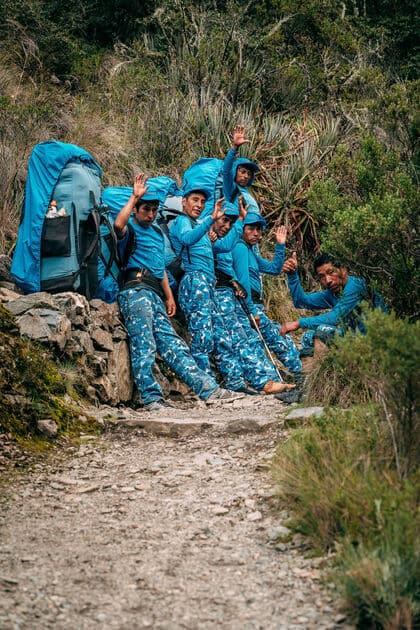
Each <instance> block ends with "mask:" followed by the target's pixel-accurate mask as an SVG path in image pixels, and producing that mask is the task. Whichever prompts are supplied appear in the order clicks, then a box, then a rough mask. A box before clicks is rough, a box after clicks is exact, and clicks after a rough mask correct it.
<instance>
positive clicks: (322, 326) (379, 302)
mask: <svg viewBox="0 0 420 630" xmlns="http://www.w3.org/2000/svg"><path fill="white" fill-rule="evenodd" d="M297 269H298V260H297V256H296V253H293V255H292V256H291V257H290V258H288V259H287V260H286V261H285V263H284V265H283V271H284V272H285V273H286V274H287V282H288V285H289V289H290V293H291V296H292V300H293V304H294V306H295V307H296V308H306V309H309V310H315V311H316V310H326V309H328V311H327V312H326V313H321V314H319V315H314V316H313V317H302V318H300V319H299V320H297V321H293V322H285V323H284V324H283V325H282V327H281V334H282V335H285V334H286V333H288V332H291V331H294V330H298V329H299V328H303V329H304V330H305V332H304V334H303V336H302V344H301V352H300V354H301V356H311V355H312V354H313V351H314V338H315V337H317V338H319V339H321V340H322V341H324V342H325V343H327V342H328V341H329V340H330V339H331V338H332V337H333V336H334V335H335V334H338V335H340V336H342V335H343V334H344V332H345V331H346V329H348V328H351V329H353V330H356V329H358V330H360V331H361V332H365V329H364V326H363V322H362V320H361V318H360V312H361V311H360V304H361V302H362V301H363V300H365V301H369V302H371V304H372V306H373V307H374V308H377V307H379V308H381V309H382V310H383V311H384V312H387V308H386V306H385V303H384V301H383V299H382V297H381V296H380V295H379V293H377V292H376V291H375V292H373V294H372V295H369V293H370V291H369V288H368V285H367V283H366V280H364V278H358V277H357V276H352V275H349V273H348V270H347V269H346V267H345V266H344V265H342V264H341V263H338V262H337V261H335V260H334V259H333V258H332V256H330V255H329V254H326V253H324V254H321V255H320V256H318V258H316V259H315V262H314V270H315V274H316V275H317V277H318V280H319V283H320V285H321V287H322V289H323V290H322V291H314V292H312V293H305V291H304V290H303V289H302V287H301V284H300V281H299V276H298V273H297Z"/></svg>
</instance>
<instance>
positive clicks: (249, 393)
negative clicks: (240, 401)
mask: <svg viewBox="0 0 420 630" xmlns="http://www.w3.org/2000/svg"><path fill="white" fill-rule="evenodd" d="M235 392H240V393H242V394H246V395H247V396H259V395H260V393H261V392H259V391H258V390H257V389H254V388H253V387H247V386H246V385H244V386H243V387H239V388H238V389H235Z"/></svg>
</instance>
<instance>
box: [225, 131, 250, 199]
mask: <svg viewBox="0 0 420 630" xmlns="http://www.w3.org/2000/svg"><path fill="white" fill-rule="evenodd" d="M246 142H249V140H248V138H247V137H246V128H245V127H242V126H241V125H236V127H234V128H233V130H232V147H231V148H230V149H229V151H228V152H227V154H226V157H225V159H224V161H223V167H222V176H223V196H224V197H225V199H226V200H227V201H230V200H231V199H232V197H233V195H234V193H235V190H236V184H235V182H234V178H233V177H232V168H233V164H234V162H235V160H236V156H237V155H238V151H239V148H240V147H241V146H242V145H243V144H245V143H246Z"/></svg>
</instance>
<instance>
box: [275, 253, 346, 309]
mask: <svg viewBox="0 0 420 630" xmlns="http://www.w3.org/2000/svg"><path fill="white" fill-rule="evenodd" d="M298 267H299V263H298V259H297V254H296V252H293V254H292V255H291V256H290V257H289V258H288V259H287V260H285V261H284V265H283V271H284V272H285V273H286V274H287V284H288V286H289V291H290V295H291V297H292V301H293V305H294V307H295V308H307V309H309V310H324V309H326V308H331V307H332V306H334V304H335V303H336V300H335V298H334V296H333V295H332V293H331V291H328V290H327V289H326V290H324V291H313V292H312V293H306V292H305V291H304V290H303V289H302V285H301V284H300V280H299V275H298V272H297V269H298Z"/></svg>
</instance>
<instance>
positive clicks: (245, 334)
mask: <svg viewBox="0 0 420 630" xmlns="http://www.w3.org/2000/svg"><path fill="white" fill-rule="evenodd" d="M216 296H217V300H218V303H219V309H220V313H221V314H222V316H223V320H224V322H225V325H226V327H227V328H228V331H229V333H230V335H231V339H232V347H233V353H234V355H236V356H237V357H239V359H240V365H241V368H242V373H243V375H244V377H245V378H246V380H247V381H248V382H249V384H250V385H251V386H252V387H255V389H257V390H262V389H263V387H264V385H265V384H266V383H267V382H268V381H270V380H273V381H278V375H277V372H276V370H275V368H274V366H273V364H272V363H271V361H269V360H268V359H267V358H266V356H265V353H264V350H263V351H262V356H261V351H260V349H258V351H257V352H256V351H255V346H257V348H258V347H259V348H261V347H262V346H261V341H260V339H259V337H258V335H257V333H256V332H255V330H253V329H252V328H251V326H249V328H250V331H245V329H244V327H243V325H242V323H241V322H240V321H239V319H238V316H237V312H236V302H237V300H236V298H235V295H234V292H233V290H232V289H230V288H224V289H217V290H216ZM247 321H249V320H248V319H247ZM254 333H255V334H256V335H257V343H255V340H254V339H253V334H254Z"/></svg>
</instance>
